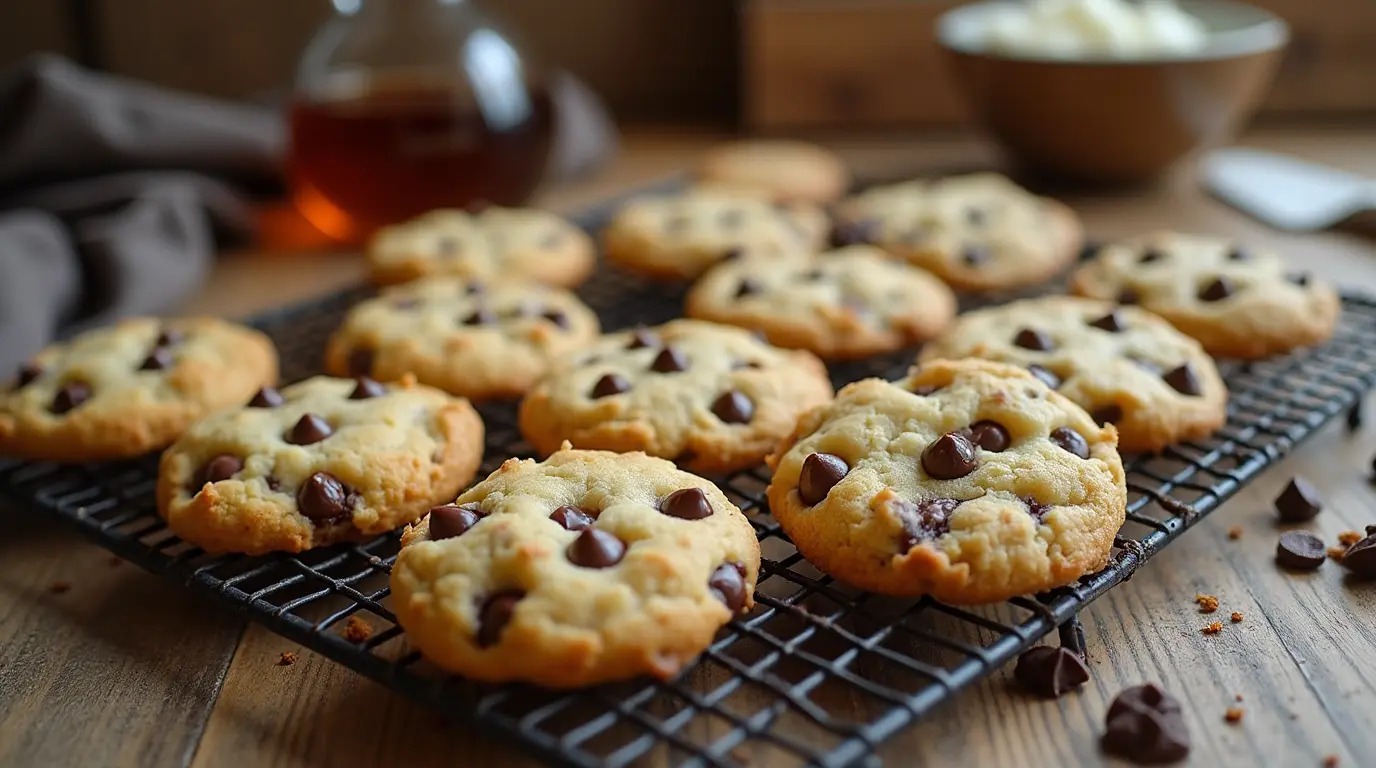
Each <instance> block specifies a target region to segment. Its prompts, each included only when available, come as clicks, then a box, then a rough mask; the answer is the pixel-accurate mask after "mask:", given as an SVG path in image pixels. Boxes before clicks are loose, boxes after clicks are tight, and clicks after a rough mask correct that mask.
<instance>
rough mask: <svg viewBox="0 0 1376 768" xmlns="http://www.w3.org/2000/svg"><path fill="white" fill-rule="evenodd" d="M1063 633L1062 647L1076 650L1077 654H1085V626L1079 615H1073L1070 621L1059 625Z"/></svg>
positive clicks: (1082, 656)
mask: <svg viewBox="0 0 1376 768" xmlns="http://www.w3.org/2000/svg"><path fill="white" fill-rule="evenodd" d="M1058 629H1059V631H1060V635H1061V647H1062V648H1066V649H1068V650H1071V651H1074V652H1075V654H1076V655H1077V656H1079V657H1080V658H1084V656H1085V628H1084V625H1083V624H1081V623H1080V617H1079V616H1071V617H1070V619H1069V620H1068V621H1066V622H1065V623H1064V624H1062V625H1061V626H1060V627H1058Z"/></svg>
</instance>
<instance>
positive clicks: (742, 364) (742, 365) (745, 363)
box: [731, 360, 764, 371]
mask: <svg viewBox="0 0 1376 768" xmlns="http://www.w3.org/2000/svg"><path fill="white" fill-rule="evenodd" d="M763 367H764V366H763V365H761V364H760V361H759V360H737V361H736V362H734V363H732V364H731V370H733V371H739V370H741V369H749V370H752V371H758V370H760V369H761V368H763Z"/></svg>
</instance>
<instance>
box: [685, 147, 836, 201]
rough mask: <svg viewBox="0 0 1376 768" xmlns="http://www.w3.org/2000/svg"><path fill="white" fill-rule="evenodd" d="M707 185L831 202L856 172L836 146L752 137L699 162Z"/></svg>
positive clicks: (699, 176) (773, 196) (718, 149)
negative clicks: (853, 171) (849, 169)
mask: <svg viewBox="0 0 1376 768" xmlns="http://www.w3.org/2000/svg"><path fill="white" fill-rule="evenodd" d="M695 175H696V176H697V180H698V183H699V184H701V185H702V186H704V187H712V188H721V189H735V190H758V191H759V192H760V193H761V194H763V195H765V196H766V197H768V198H769V199H772V200H777V201H782V202H805V203H816V204H819V205H826V204H828V203H833V202H835V201H837V200H839V199H840V198H841V196H842V195H844V194H845V193H846V190H847V189H848V188H849V187H850V172H849V171H847V170H846V166H845V164H844V163H842V162H841V158H839V157H837V156H836V154H835V153H834V152H832V151H831V150H828V149H825V148H823V147H820V146H818V145H816V144H810V143H808V142H805V141H788V140H779V139H752V140H746V141H733V142H730V143H728V144H722V145H720V146H718V147H715V148H713V149H712V150H710V151H709V152H708V153H707V154H706V155H704V156H703V158H702V160H701V162H699V163H698V167H697V171H696V174H695Z"/></svg>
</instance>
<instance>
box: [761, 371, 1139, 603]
mask: <svg viewBox="0 0 1376 768" xmlns="http://www.w3.org/2000/svg"><path fill="white" fill-rule="evenodd" d="M1115 443H1116V433H1115V431H1114V428H1113V427H1112V426H1105V427H1099V426H1097V425H1096V424H1095V423H1094V422H1093V420H1091V419H1090V418H1089V415H1088V414H1087V413H1085V412H1084V410H1083V409H1082V408H1080V407H1079V406H1077V405H1075V404H1074V403H1072V402H1070V401H1069V400H1067V399H1066V398H1064V397H1062V396H1061V395H1059V394H1057V393H1056V392H1053V391H1051V390H1050V389H1048V388H1047V387H1046V385H1045V384H1043V383H1042V382H1041V381H1039V380H1038V379H1037V378H1036V377H1034V376H1033V375H1032V374H1030V373H1028V372H1027V371H1025V370H1023V369H1021V368H1017V367H1015V366H1011V365H1005V364H1002V363H993V362H988V361H985V360H961V361H947V360H940V361H933V362H930V363H928V364H926V365H924V366H923V367H922V369H921V370H920V371H918V372H916V373H914V374H913V375H912V376H910V377H909V378H906V379H904V380H902V381H899V382H896V383H890V382H887V381H882V380H879V379H867V380H864V381H859V382H856V383H854V384H850V385H848V386H847V387H845V388H844V389H842V390H841V392H840V393H838V394H837V396H836V400H835V401H834V402H833V403H832V404H830V405H827V406H823V407H821V408H817V409H815V410H813V411H812V412H811V413H809V414H807V415H806V416H804V417H803V418H802V420H800V421H799V423H798V427H797V429H796V430H794V432H793V434H792V435H791V436H790V437H789V438H788V439H787V440H785V441H784V442H783V444H782V445H780V447H779V449H778V451H776V452H775V454H774V455H773V456H771V457H770V465H771V466H772V467H773V468H774V479H773V481H772V482H771V483H770V485H769V490H768V496H769V508H770V512H772V513H773V515H774V518H775V519H776V520H778V521H779V524H780V525H781V526H783V528H784V530H785V531H786V532H787V533H788V535H789V537H790V538H791V539H792V540H793V543H794V545H795V546H797V548H798V551H799V552H801V553H802V555H803V556H804V557H806V558H807V559H808V560H809V561H810V562H811V563H812V564H813V565H815V566H817V567H818V568H820V569H821V570H823V571H825V572H826V573H829V574H831V575H832V576H834V577H836V578H837V579H840V580H841V581H844V582H846V583H848V584H851V585H854V586H856V587H859V588H861V589H867V590H871V591H874V592H881V593H884V594H890V595H901V596H917V595H931V596H932V597H934V598H935V599H937V600H941V601H944V602H949V603H989V602H997V601H1000V600H1005V599H1007V598H1009V597H1012V596H1014V595H1019V594H1024V593H1033V592H1042V591H1045V590H1048V589H1051V588H1053V587H1058V586H1062V585H1065V584H1069V583H1072V582H1074V581H1075V580H1076V579H1078V578H1079V577H1081V576H1083V575H1085V574H1087V573H1091V572H1093V571H1096V570H1098V569H1100V568H1102V567H1104V565H1105V564H1106V563H1107V562H1108V559H1109V555H1110V552H1111V550H1112V547H1113V537H1114V534H1115V533H1117V531H1118V528H1119V526H1121V525H1122V524H1123V519H1124V511H1125V508H1126V503H1127V490H1126V485H1125V480H1124V474H1123V462H1122V460H1121V459H1120V458H1119V456H1118V451H1117V449H1116V447H1115Z"/></svg>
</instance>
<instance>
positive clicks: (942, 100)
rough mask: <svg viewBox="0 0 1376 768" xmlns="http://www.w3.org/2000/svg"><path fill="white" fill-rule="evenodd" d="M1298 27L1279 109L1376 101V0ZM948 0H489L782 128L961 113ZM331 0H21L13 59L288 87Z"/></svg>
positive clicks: (665, 87) (1270, 108)
mask: <svg viewBox="0 0 1376 768" xmlns="http://www.w3.org/2000/svg"><path fill="white" fill-rule="evenodd" d="M1253 2H1255V3H1256V4H1258V5H1261V6H1264V7H1267V8H1270V9H1271V10H1274V11H1276V12H1278V13H1279V14H1280V15H1281V16H1283V17H1285V18H1286V19H1287V20H1288V21H1289V22H1290V24H1291V26H1292V29H1293V31H1294V41H1293V42H1292V44H1291V47H1290V51H1289V53H1288V55H1287V57H1286V60H1285V64H1284V66H1283V69H1282V72H1281V75H1280V77H1279V78H1278V80H1277V83H1276V87H1275V89H1274V90H1273V91H1272V92H1271V95H1270V97H1269V99H1268V102H1267V108H1266V114H1267V115H1268V116H1269V117H1270V118H1272V119H1285V118H1287V117H1303V118H1306V119H1308V120H1310V121H1312V120H1313V119H1314V118H1316V117H1318V118H1327V117H1332V118H1334V119H1335V120H1343V121H1350V120H1351V119H1352V118H1353V117H1355V116H1371V115H1376V0H1253ZM954 4H956V3H954V2H951V1H950V0H489V1H488V2H486V4H485V5H486V7H487V8H488V9H490V10H491V11H493V12H494V13H495V14H496V15H498V16H499V17H500V18H502V19H503V20H505V21H506V22H507V26H508V27H510V28H511V29H513V30H514V31H516V32H517V33H518V34H519V35H520V36H521V37H522V38H523V39H524V40H526V41H527V42H528V43H529V48H528V50H530V51H532V52H535V53H537V54H539V55H541V56H543V57H544V58H546V59H547V60H549V61H550V62H553V63H557V64H560V65H562V66H564V67H566V68H568V69H570V70H572V71H574V72H575V73H577V74H579V75H580V76H582V77H583V78H584V79H586V80H587V81H588V82H589V83H590V84H591V85H592V86H593V87H594V88H595V89H597V90H598V92H600V93H601V94H602V95H603V97H604V98H605V99H606V100H607V101H608V103H609V104H610V105H611V106H612V108H613V110H614V111H615V112H616V113H617V115H618V116H619V117H622V118H624V119H630V120H692V121H701V122H713V123H736V122H740V123H744V124H745V125H746V126H747V127H751V128H756V129H762V130H770V129H785V128H788V129H799V128H801V129H806V128H824V127H826V126H827V125H828V124H829V122H830V121H833V120H835V117H834V116H835V115H837V114H841V115H844V116H845V119H846V121H847V125H848V126H851V127H854V126H855V125H859V124H864V125H872V126H877V127H882V126H889V125H893V126H899V125H904V126H906V125H921V124H951V123H953V122H958V121H960V120H961V119H962V117H963V116H962V107H961V105H960V104H959V103H958V101H957V100H956V99H955V98H954V94H952V93H951V92H950V91H948V90H947V89H946V86H945V85H944V80H943V78H942V77H941V73H940V72H939V69H938V68H939V67H940V66H941V62H940V61H939V59H938V58H937V55H936V51H935V49H934V47H933V46H932V44H931V43H930V39H931V38H930V27H931V22H932V19H934V18H935V17H936V16H937V15H938V14H939V13H940V12H941V11H942V10H944V9H946V8H948V7H950V6H952V5H954ZM329 11H330V6H329V2H328V0H6V1H5V2H3V3H0V65H5V64H9V63H12V62H13V61H15V60H18V59H19V58H21V57H23V56H24V55H26V54H28V53H29V52H31V51H35V50H52V51H58V52H61V53H65V54H67V55H69V56H72V57H73V58H76V59H78V60H81V61H84V62H86V63H88V64H91V65H93V66H99V67H102V68H105V69H109V70H111V71H114V72H119V73H122V74H127V75H131V76H134V77H139V78H145V79H148V80H151V81H154V82H158V83H162V84H166V85H171V86H176V87H179V88H185V89H189V90H193V91H199V92H203V93H208V94H214V95H218V96H232V97H245V96H249V97H251V96H254V95H261V94H263V93H267V92H271V91H273V90H276V89H279V88H281V87H282V86H283V85H284V84H285V82H286V78H287V77H288V76H289V73H290V71H291V69H292V65H293V62H294V61H295V59H296V56H297V54H298V53H299V50H300V47H301V46H302V44H303V43H304V42H305V40H306V39H307V38H309V36H310V35H311V32H312V31H313V30H314V29H315V27H316V25H317V24H319V23H320V21H321V20H322V19H323V18H325V16H326V15H327V14H328V13H329Z"/></svg>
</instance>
